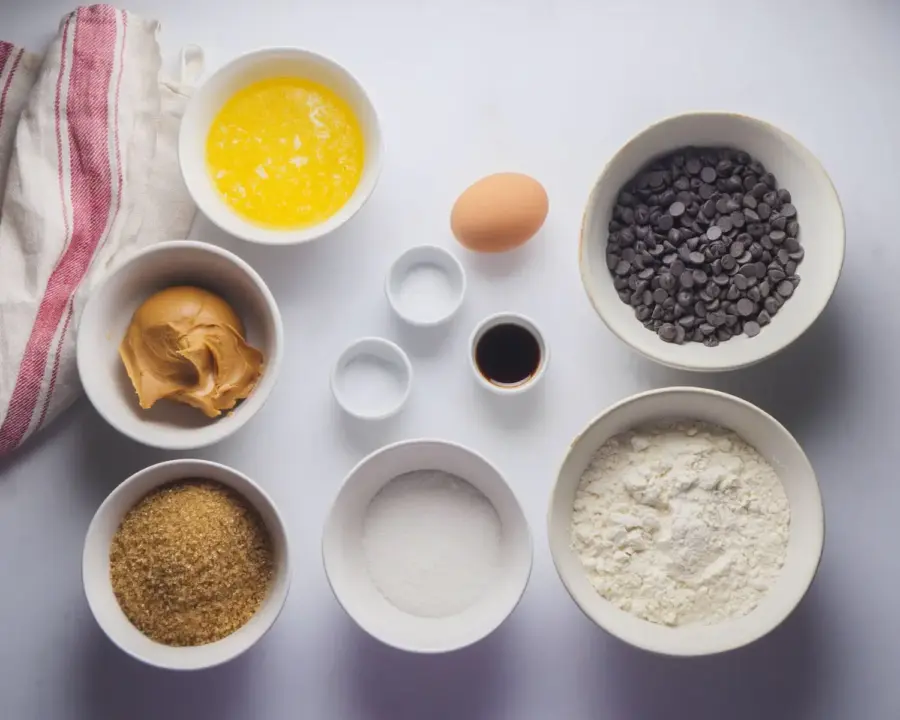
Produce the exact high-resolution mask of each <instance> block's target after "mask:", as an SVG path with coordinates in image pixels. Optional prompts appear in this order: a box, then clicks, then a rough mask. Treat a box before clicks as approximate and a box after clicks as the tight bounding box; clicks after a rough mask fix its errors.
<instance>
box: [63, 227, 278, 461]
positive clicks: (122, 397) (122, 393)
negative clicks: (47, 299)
mask: <svg viewBox="0 0 900 720" xmlns="http://www.w3.org/2000/svg"><path fill="white" fill-rule="evenodd" d="M184 284H186V285H198V286H200V287H204V288H206V289H208V290H211V291H212V292H215V293H217V294H219V295H221V296H222V297H223V298H224V299H225V300H226V301H228V303H229V304H230V305H231V306H232V307H233V308H234V310H235V312H237V314H238V317H240V318H241V321H242V322H243V323H244V329H245V333H246V339H247V342H249V343H250V344H251V345H253V346H254V347H256V348H259V349H260V351H261V352H262V353H263V357H264V360H265V366H264V368H263V375H262V377H261V378H260V381H259V383H258V384H257V386H256V387H255V388H254V390H253V392H252V393H251V394H250V396H249V397H248V398H247V399H246V400H244V401H242V402H241V403H239V404H238V405H237V407H235V409H234V410H233V411H232V412H229V413H225V414H223V415H222V416H221V417H219V418H215V419H211V418H208V417H206V416H205V415H204V414H203V413H202V412H200V411H199V410H197V409H196V408H192V407H189V406H187V405H184V404H183V403H176V402H172V401H168V400H160V401H159V402H157V403H156V404H155V405H154V406H153V407H152V408H150V409H149V410H143V409H142V408H141V407H140V405H138V399H137V395H136V393H135V391H134V387H133V386H132V384H131V381H130V380H129V378H128V374H127V373H126V372H125V366H124V365H123V364H122V360H121V358H120V357H119V344H120V343H121V341H122V338H124V337H125V332H126V330H127V328H128V325H129V324H130V323H131V318H132V316H133V315H134V312H135V310H137V309H138V307H139V306H140V305H141V303H143V302H144V301H145V300H146V299H147V298H148V297H150V296H151V295H153V294H154V293H155V292H157V291H159V290H162V289H164V288H166V287H171V286H173V285H184ZM283 336H284V331H283V329H282V325H281V314H280V313H279V312H278V306H277V305H276V304H275V298H273V297H272V293H271V292H269V289H268V288H267V287H266V284H265V283H264V282H263V280H262V278H261V277H260V276H259V275H258V274H257V273H256V271H255V270H253V268H251V267H250V266H249V265H248V264H247V263H245V262H244V261H243V260H241V259H240V258H239V257H237V256H236V255H234V254H233V253H230V252H228V251H227V250H222V249H221V248H218V247H216V246H214V245H209V244H206V243H200V242H193V241H188V240H177V241H171V242H164V243H159V244H157V245H152V246H151V247H149V248H147V249H146V250H143V251H141V252H139V253H137V254H136V255H134V256H132V257H130V258H129V259H127V260H125V261H124V262H123V263H122V264H121V265H119V266H118V267H115V268H114V269H113V270H112V271H111V272H110V274H109V275H107V276H106V277H105V278H104V279H103V280H102V281H101V283H100V285H99V286H98V287H96V288H95V289H94V291H93V292H92V293H91V296H90V298H89V299H88V302H87V304H86V305H85V308H84V311H83V313H82V316H81V321H80V323H79V326H78V339H77V348H76V356H77V362H78V373H79V375H80V376H81V383H82V385H84V390H85V393H86V394H87V396H88V399H89V400H90V401H91V403H92V404H93V405H94V407H95V408H96V409H97V412H99V413H100V415H102V416H103V418H104V419H105V420H106V421H107V422H108V423H109V424H110V425H112V426H113V427H114V428H116V429H117V430H118V431H119V432H121V433H123V434H124V435H127V436H128V437H130V438H131V439H133V440H136V441H138V442H141V443H144V444H146V445H151V446H153V447H158V448H164V449H168V450H189V449H193V448H199V447H204V446H206V445H211V444H213V443H216V442H219V441H220V440H223V439H224V438H226V437H228V436H229V435H231V434H232V433H234V432H236V431H237V430H238V429H239V428H241V427H242V426H243V425H244V424H245V423H246V422H247V421H248V420H249V419H250V418H251V417H253V415H254V414H255V413H256V412H257V411H258V410H259V409H260V408H261V407H262V406H263V404H264V403H265V401H266V399H267V398H268V397H269V393H271V392H272V388H273V387H274V386H275V381H276V379H277V378H278V372H279V370H280V368H281V356H282V351H283V345H284V340H283Z"/></svg>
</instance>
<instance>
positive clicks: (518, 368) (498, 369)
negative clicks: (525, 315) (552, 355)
mask: <svg viewBox="0 0 900 720" xmlns="http://www.w3.org/2000/svg"><path fill="white" fill-rule="evenodd" d="M475 364H476V365H477V366H478V369H479V370H480V371H481V374H482V375H484V377H485V379H487V380H488V381H489V382H491V383H493V384H494V385H501V386H510V385H521V384H522V383H524V382H525V381H526V380H528V379H529V378H530V377H532V376H533V375H534V374H535V373H536V372H537V371H538V368H539V367H540V365H541V346H540V344H539V343H538V341H537V338H536V337H535V336H534V335H532V334H531V332H530V331H529V330H527V329H525V328H524V327H522V326H521V325H516V324H515V323H504V324H502V325H495V326H494V327H492V328H490V329H489V330H488V331H487V332H485V333H484V335H482V336H481V338H480V339H479V340H478V343H477V344H476V345H475Z"/></svg>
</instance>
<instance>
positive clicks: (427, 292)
mask: <svg viewBox="0 0 900 720" xmlns="http://www.w3.org/2000/svg"><path fill="white" fill-rule="evenodd" d="M456 300H457V297H456V293H455V292H454V290H453V285H452V284H451V282H450V278H449V277H447V273H446V271H445V270H444V269H443V268H442V267H440V266H439V265H435V264H433V263H419V264H418V265H413V266H412V267H411V268H410V269H409V270H408V271H407V272H406V274H405V275H404V276H403V279H402V281H401V282H400V285H399V287H398V288H397V304H398V306H399V307H400V309H401V311H402V312H403V313H404V314H405V315H406V316H407V317H410V318H412V319H413V320H416V321H418V322H428V321H430V320H435V319H437V318H442V317H444V316H446V315H447V314H448V313H449V312H450V311H451V310H453V306H454V305H455V304H456Z"/></svg>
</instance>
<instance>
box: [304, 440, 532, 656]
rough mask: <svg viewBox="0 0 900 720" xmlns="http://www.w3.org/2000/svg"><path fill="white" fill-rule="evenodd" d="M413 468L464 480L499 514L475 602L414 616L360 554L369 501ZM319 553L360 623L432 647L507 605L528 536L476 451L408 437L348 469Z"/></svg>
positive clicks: (486, 621)
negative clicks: (489, 571) (490, 560)
mask: <svg viewBox="0 0 900 720" xmlns="http://www.w3.org/2000/svg"><path fill="white" fill-rule="evenodd" d="M416 470H441V471H444V472H447V473H451V474H453V475H456V476H457V477H460V478H462V479H463V480H466V481H467V482H469V483H470V484H471V485H472V486H473V487H475V488H476V489H477V490H480V491H481V492H482V493H484V495H485V497H487V499H488V500H489V501H490V502H491V503H492V504H493V506H494V509H495V510H496V511H497V515H498V516H499V518H500V524H501V527H502V536H501V550H500V552H501V558H500V562H499V569H498V570H497V574H496V576H495V577H494V578H493V579H492V581H491V583H490V585H489V586H488V588H487V589H486V590H485V592H484V594H483V595H482V596H481V597H480V599H479V600H478V601H477V602H475V603H474V604H473V605H471V606H470V607H468V608H467V609H465V610H464V611H462V612H460V613H458V614H456V615H451V616H449V617H442V618H427V617H419V616H415V615H410V614H408V613H406V612H403V611H402V610H399V609H398V608H396V607H394V606H393V605H392V604H391V603H390V602H388V601H387V600H386V599H385V598H384V596H383V595H382V594H381V593H380V592H379V590H378V588H377V587H376V586H375V584H374V583H373V582H372V579H371V577H370V576H369V572H368V569H367V568H366V562H365V558H364V555H363V547H362V530H363V523H364V519H365V514H366V509H367V508H368V506H369V502H370V501H371V500H372V498H373V497H375V495H376V494H377V493H378V491H379V490H381V488H383V487H384V486H385V485H386V484H387V483H388V482H390V481H391V480H393V479H394V478H395V477H397V476H398V475H403V474H404V473H408V472H414V471H416ZM322 559H323V561H324V564H325V573H326V575H327V576H328V582H329V583H330V584H331V589H332V591H333V592H334V595H335V597H336V598H337V600H338V602H339V603H340V604H341V606H343V608H344V610H346V612H347V614H348V615H349V616H350V617H351V618H353V620H354V621H356V623H357V624H358V625H359V626H360V627H361V628H362V629H363V630H365V631H366V632H367V633H369V634H370V635H371V636H372V637H374V638H376V639H378V640H380V641H381V642H383V643H385V644H387V645H391V646H393V647H396V648H399V649H401V650H407V651H410V652H419V653H439V652H446V651H449V650H456V649H459V648H462V647H465V646H467V645H471V644H472V643H474V642H477V641H478V640H480V639H482V638H483V637H485V636H487V635H489V634H490V633H492V632H493V631H494V630H495V629H496V628H497V627H499V626H500V624H501V623H502V622H503V621H504V620H505V619H506V618H507V617H508V616H509V615H510V613H512V611H513V610H514V609H515V607H516V605H518V603H519V600H520V599H521V597H522V593H524V592H525V586H526V585H527V584H528V578H529V576H530V574H531V562H532V549H531V536H530V534H529V532H528V525H527V523H526V521H525V515H524V514H523V513H522V508H521V507H520V506H519V503H518V501H517V500H516V497H515V495H513V492H512V490H511V489H510V487H509V485H507V484H506V481H505V480H504V479H503V476H502V475H501V474H500V472H499V471H498V470H497V469H496V468H495V467H494V466H493V465H491V464H490V463H489V462H488V461H487V460H485V459H484V458H483V457H482V456H481V455H478V454H477V453H475V452H473V451H472V450H469V449H467V448H464V447H462V446H461V445H456V444H454V443H450V442H445V441H442V440H408V441H406V442H400V443H396V444H394V445H389V446H387V447H385V448H382V449H380V450H376V451H375V452H374V453H372V454H371V455H369V456H368V457H367V458H365V459H364V460H362V461H361V462H360V463H359V464H358V465H357V466H356V467H355V468H353V470H351V471H350V474H349V475H348V476H347V478H346V480H344V484H343V486H342V487H341V489H340V491H339V492H338V495H337V498H336V499H335V501H334V505H333V506H332V508H331V512H330V513H329V515H328V519H327V520H326V522H325V531H324V534H323V537H322Z"/></svg>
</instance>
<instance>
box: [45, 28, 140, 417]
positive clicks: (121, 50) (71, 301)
mask: <svg viewBox="0 0 900 720" xmlns="http://www.w3.org/2000/svg"><path fill="white" fill-rule="evenodd" d="M127 31H128V16H127V15H125V14H124V13H123V14H122V43H121V46H120V48H119V73H118V77H117V78H116V95H115V100H114V102H113V127H112V133H113V143H114V147H115V153H116V187H117V193H116V209H115V212H114V213H113V218H115V217H116V216H117V215H118V214H119V210H120V209H121V207H122V178H123V173H122V153H121V149H120V147H119V96H120V94H121V90H122V72H123V71H124V70H125V38H126V35H127ZM61 189H62V165H60V190H61ZM63 202H65V199H63ZM63 212H65V206H63ZM68 222H69V221H68V217H67V218H66V232H67V233H68ZM74 302H75V298H74V297H71V298H69V312H68V313H67V314H66V322H65V324H64V325H63V329H62V332H61V333H60V335H59V342H58V343H57V344H56V355H55V357H54V359H53V372H52V373H51V375H50V387H49V389H48V390H47V397H45V398H44V407H43V409H42V410H41V417H40V420H38V424H37V427H36V428H35V429H38V428H40V427H41V426H42V425H43V424H44V420H45V419H46V417H47V411H48V410H49V409H50V400H51V399H52V398H53V390H54V388H56V378H57V376H58V375H59V362H60V359H61V357H62V349H63V345H64V344H65V342H66V335H67V334H68V331H69V325H70V323H71V322H72V315H73V312H74V310H75V306H74Z"/></svg>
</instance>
